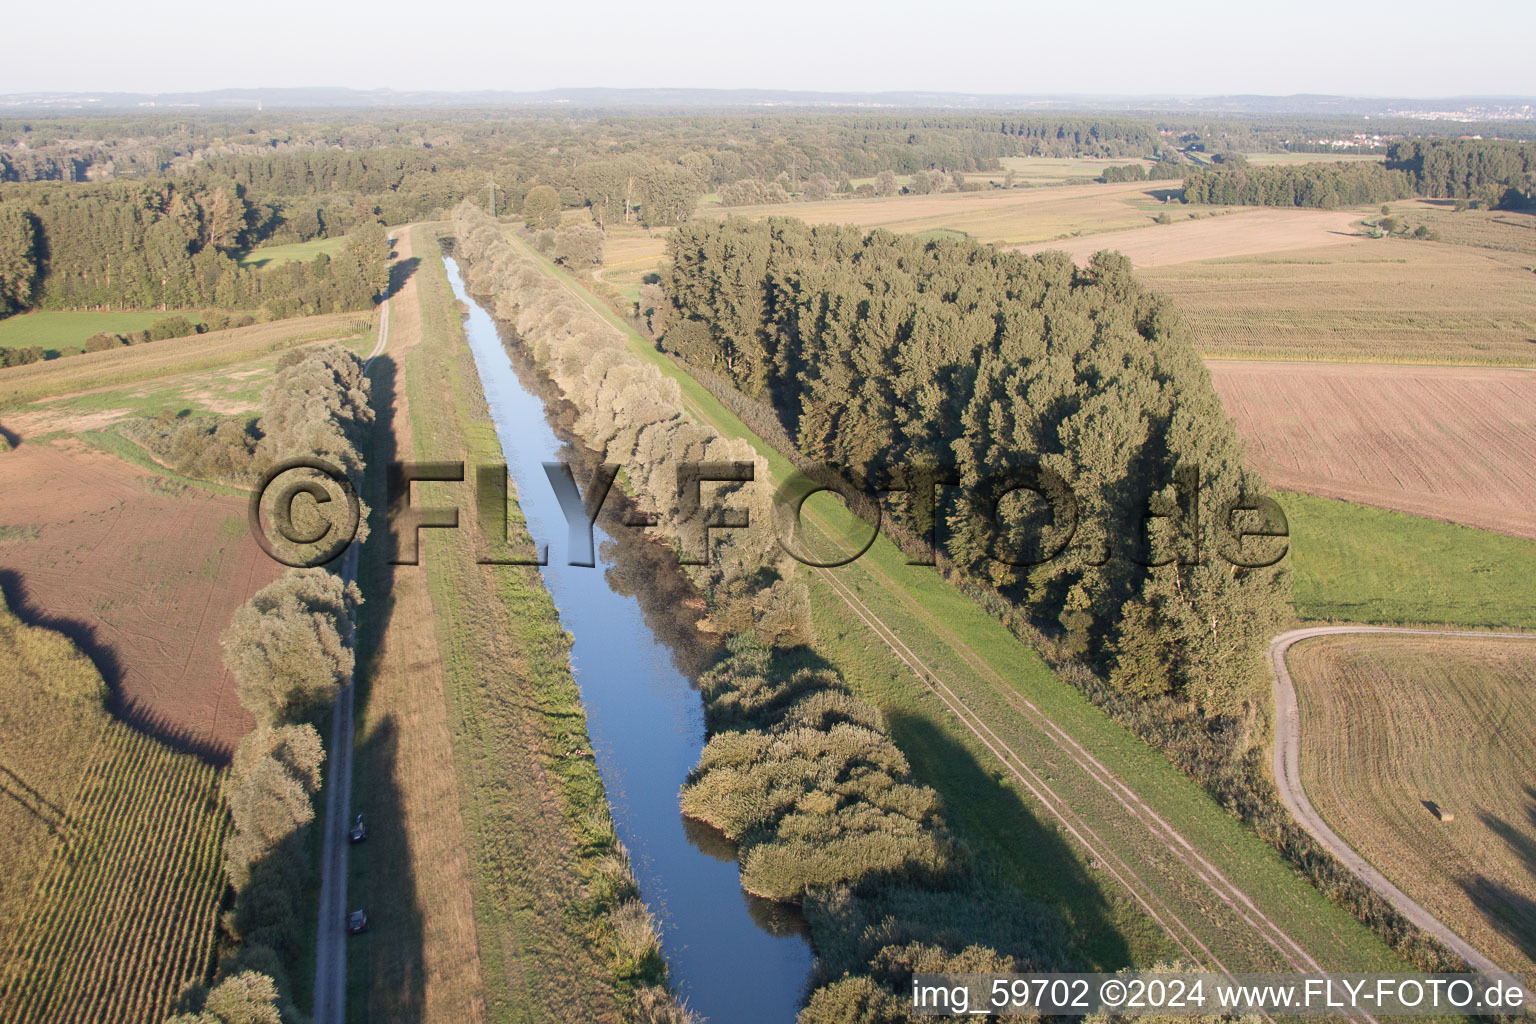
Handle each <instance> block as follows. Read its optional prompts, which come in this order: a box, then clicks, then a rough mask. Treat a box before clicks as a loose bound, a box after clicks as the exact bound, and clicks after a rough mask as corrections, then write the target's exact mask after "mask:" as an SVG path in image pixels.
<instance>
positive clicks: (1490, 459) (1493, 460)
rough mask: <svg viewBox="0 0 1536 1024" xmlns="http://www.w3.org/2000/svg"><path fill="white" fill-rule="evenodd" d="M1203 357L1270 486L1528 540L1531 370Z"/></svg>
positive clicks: (1535, 527)
mask: <svg viewBox="0 0 1536 1024" xmlns="http://www.w3.org/2000/svg"><path fill="white" fill-rule="evenodd" d="M1208 366H1209V368H1210V371H1211V377H1212V380H1213V381H1214V382H1215V385H1216V391H1217V393H1218V394H1220V395H1221V399H1222V402H1223V404H1224V405H1225V406H1226V409H1227V412H1228V413H1229V414H1230V415H1231V416H1232V417H1233V419H1234V420H1236V422H1237V427H1238V430H1239V432H1240V433H1241V434H1242V436H1243V438H1244V439H1245V440H1246V442H1247V445H1248V462H1249V464H1250V465H1251V466H1253V468H1254V469H1256V470H1258V471H1259V472H1260V473H1262V474H1263V475H1264V476H1265V477H1266V478H1267V479H1268V480H1269V482H1270V483H1271V484H1272V485H1273V486H1276V487H1279V488H1282V489H1285V490H1294V491H1302V492H1304V493H1307V494H1318V495H1322V496H1323V497H1329V498H1344V499H1347V500H1350V501H1357V502H1361V503H1363V504H1367V505H1375V506H1378V507H1380V508H1389V509H1394V510H1396V511H1399V512H1409V513H1412V514H1414V515H1420V516H1428V517H1430V518H1434V519H1443V520H1448V521H1451V522H1458V523H1464V524H1466V525H1468V526H1477V527H1482V528H1485V529H1490V530H1498V531H1500V532H1502V533H1508V534H1512V535H1514V536H1517V537H1527V538H1531V539H1536V458H1532V455H1531V453H1532V452H1533V451H1536V371H1531V370H1515V369H1491V368H1478V367H1439V366H1393V365H1369V364H1339V363H1280V362H1267V361H1254V362H1226V361H1220V360H1216V361H1212V362H1210V363H1209V364H1208Z"/></svg>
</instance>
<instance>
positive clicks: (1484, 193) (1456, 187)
mask: <svg viewBox="0 0 1536 1024" xmlns="http://www.w3.org/2000/svg"><path fill="white" fill-rule="evenodd" d="M1414 195H1419V196H1429V197H1433V198H1439V199H1468V200H1477V201H1479V202H1481V203H1482V205H1483V207H1484V208H1486V209H1494V208H1496V207H1504V208H1507V209H1513V208H1519V207H1526V206H1531V205H1533V204H1536V145H1532V144H1530V143H1523V142H1503V141H1498V140H1484V139H1409V140H1405V141H1401V142H1394V143H1392V144H1391V145H1390V146H1389V147H1387V158H1386V162H1385V163H1384V164H1374V163H1337V162H1332V163H1315V164H1298V165H1293V166H1275V167H1254V166H1250V165H1249V164H1248V163H1247V162H1246V161H1242V162H1240V163H1238V164H1236V165H1234V166H1225V165H1224V166H1222V167H1211V168H1201V169H1200V170H1195V171H1190V172H1189V173H1187V174H1186V175H1185V176H1184V199H1185V201H1186V202H1191V203H1212V204H1221V205H1228V204H1241V205H1245V206H1310V207H1319V208H1322V209H1327V210H1331V209H1334V208H1335V207H1340V206H1359V205H1365V204H1375V203H1384V202H1387V201H1389V200H1393V199H1407V198H1408V197H1410V196H1414Z"/></svg>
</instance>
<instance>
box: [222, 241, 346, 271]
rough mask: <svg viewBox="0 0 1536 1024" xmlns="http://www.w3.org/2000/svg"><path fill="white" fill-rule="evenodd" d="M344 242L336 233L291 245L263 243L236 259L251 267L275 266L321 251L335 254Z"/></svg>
mask: <svg viewBox="0 0 1536 1024" xmlns="http://www.w3.org/2000/svg"><path fill="white" fill-rule="evenodd" d="M346 242H347V240H346V238H345V237H343V236H339V235H338V236H337V237H335V238H316V239H314V240H313V241H309V242H294V243H292V244H291V245H263V246H260V247H258V248H255V249H249V250H247V251H245V252H243V253H241V254H240V255H239V256H238V257H237V260H238V262H239V263H240V265H241V266H242V267H253V268H255V269H257V270H260V269H262V268H263V267H275V266H277V265H279V264H282V263H294V262H304V263H307V262H309V261H310V260H312V259H314V258H315V257H316V256H318V255H320V254H321V253H325V255H327V256H335V255H336V254H337V253H339V252H341V249H342V246H344V245H346Z"/></svg>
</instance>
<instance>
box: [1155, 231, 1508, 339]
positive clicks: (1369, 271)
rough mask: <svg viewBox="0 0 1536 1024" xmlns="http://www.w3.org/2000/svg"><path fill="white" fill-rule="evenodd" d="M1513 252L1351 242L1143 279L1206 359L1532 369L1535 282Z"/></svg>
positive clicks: (1166, 270) (1186, 267)
mask: <svg viewBox="0 0 1536 1024" xmlns="http://www.w3.org/2000/svg"><path fill="white" fill-rule="evenodd" d="M1530 262H1531V260H1530V257H1529V256H1524V255H1522V254H1520V253H1509V252H1498V251H1493V250H1488V249H1478V248H1472V247H1469V246H1462V245H1446V244H1444V243H1439V242H1424V241H1408V240H1403V239H1368V238H1361V239H1358V240H1355V241H1352V242H1351V243H1350V244H1347V245H1335V246H1328V247H1326V248H1321V249H1309V250H1301V251H1297V252H1293V253H1288V254H1286V255H1283V256H1252V257H1248V258H1241V259H1232V260H1226V261H1212V262H1191V263H1181V264H1178V265H1176V266H1163V267H1153V268H1151V269H1149V270H1147V271H1145V272H1144V277H1145V279H1146V280H1147V282H1148V283H1149V284H1150V285H1151V286H1152V287H1153V288H1155V289H1156V290H1158V291H1160V292H1162V293H1163V294H1164V295H1167V296H1168V297H1169V298H1170V299H1172V300H1173V302H1174V304H1175V305H1177V306H1178V307H1179V309H1180V310H1181V311H1183V313H1184V314H1185V317H1186V318H1187V319H1188V321H1189V324H1190V327H1191V329H1192V330H1193V332H1194V336H1195V343H1196V345H1197V346H1198V347H1199V348H1200V350H1201V351H1202V352H1203V353H1205V354H1206V355H1207V356H1212V357H1220V358H1230V359H1254V358H1258V359H1297V360H1311V359H1323V360H1338V361H1350V362H1398V363H1463V364H1473V365H1495V366H1533V365H1536V276H1532V273H1531V271H1530V270H1529V269H1527V267H1528V265H1529V264H1530Z"/></svg>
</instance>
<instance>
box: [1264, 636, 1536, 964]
mask: <svg viewBox="0 0 1536 1024" xmlns="http://www.w3.org/2000/svg"><path fill="white" fill-rule="evenodd" d="M1382 634H1385V635H1389V636H1454V637H1475V638H1478V639H1493V640H1536V633H1489V632H1477V631H1471V630H1448V629H1410V628H1407V627H1397V626H1304V627H1302V628H1300V629H1293V630H1290V631H1289V632H1286V633H1282V634H1280V635H1279V636H1277V637H1275V638H1274V640H1272V641H1270V645H1269V662H1270V667H1271V668H1272V669H1273V670H1274V675H1275V684H1274V685H1275V748H1274V755H1273V756H1274V761H1273V764H1274V772H1275V787H1276V788H1277V789H1278V790H1279V791H1280V799H1281V801H1282V802H1283V803H1284V804H1285V807H1286V809H1287V810H1288V811H1290V812H1291V816H1292V817H1294V818H1295V819H1296V820H1297V821H1298V822H1300V823H1301V826H1302V828H1304V829H1306V830H1307V832H1309V833H1310V834H1311V835H1312V838H1314V839H1316V840H1317V841H1318V842H1319V843H1321V844H1322V845H1323V847H1324V848H1326V849H1327V850H1328V852H1329V853H1331V854H1333V855H1334V856H1335V857H1337V858H1338V859H1339V861H1340V862H1341V863H1342V864H1343V865H1344V866H1345V867H1347V868H1349V870H1350V871H1351V872H1352V873H1353V874H1354V875H1355V877H1357V878H1359V879H1360V881H1361V882H1363V883H1365V885H1366V886H1368V887H1369V888H1370V889H1371V890H1372V891H1374V892H1376V893H1378V894H1379V895H1380V896H1381V897H1382V898H1383V899H1385V900H1386V901H1387V902H1389V903H1391V904H1392V905H1393V906H1394V907H1396V908H1397V911H1398V912H1399V913H1400V914H1402V915H1403V916H1404V917H1406V918H1407V919H1408V920H1409V921H1411V922H1413V924H1414V925H1415V926H1417V927H1418V928H1420V929H1422V930H1423V931H1425V932H1427V933H1428V934H1430V935H1432V936H1434V937H1435V938H1436V939H1438V940H1439V941H1440V942H1442V943H1444V944H1445V945H1446V946H1447V947H1448V948H1449V949H1450V950H1451V951H1452V952H1454V953H1455V954H1456V955H1457V956H1459V957H1461V958H1462V959H1463V960H1465V961H1466V962H1467V965H1468V966H1469V967H1472V968H1473V969H1475V970H1479V971H1488V972H1491V971H1498V970H1500V968H1499V966H1498V965H1497V964H1495V963H1494V962H1493V961H1492V960H1491V959H1489V957H1488V956H1486V955H1485V954H1483V953H1482V952H1480V951H1479V950H1478V949H1477V948H1476V947H1475V946H1473V945H1472V944H1471V943H1470V942H1468V941H1467V940H1466V939H1464V938H1462V937H1461V936H1460V935H1459V934H1457V932H1456V931H1455V930H1454V929H1452V928H1451V927H1450V926H1449V925H1447V924H1446V923H1445V922H1443V921H1441V920H1440V919H1439V918H1437V917H1435V916H1434V915H1433V914H1431V913H1430V912H1429V911H1428V910H1426V909H1425V908H1424V907H1423V906H1422V905H1421V904H1419V903H1418V902H1417V901H1416V900H1414V899H1413V898H1412V897H1411V896H1409V895H1408V894H1407V893H1405V892H1403V891H1402V890H1401V889H1399V888H1398V887H1397V886H1395V885H1393V884H1392V882H1391V881H1389V880H1388V879H1387V877H1386V876H1385V875H1383V874H1382V873H1381V872H1380V871H1378V870H1377V869H1376V868H1375V866H1374V865H1372V864H1371V862H1370V861H1368V860H1366V859H1365V857H1364V856H1363V855H1362V854H1361V853H1360V852H1359V851H1357V850H1356V849H1355V848H1354V847H1352V846H1350V845H1349V844H1348V843H1346V842H1345V841H1344V840H1343V839H1342V838H1341V837H1340V836H1339V834H1338V833H1337V832H1335V831H1334V830H1333V829H1331V828H1329V827H1328V823H1327V822H1326V821H1324V820H1323V816H1322V815H1321V814H1319V813H1318V811H1317V808H1316V807H1313V806H1312V801H1311V800H1309V799H1308V798H1307V793H1306V790H1305V788H1304V787H1303V786H1302V784H1301V706H1300V704H1299V703H1298V701H1297V699H1296V683H1295V680H1293V679H1292V678H1291V670H1290V666H1289V665H1288V664H1287V663H1286V654H1287V653H1288V652H1289V651H1290V649H1291V648H1292V647H1294V646H1295V645H1296V644H1298V643H1300V642H1301V641H1303V640H1310V639H1312V638H1313V637H1320V636H1351V635H1353V636H1362V635H1364V636H1376V635H1382Z"/></svg>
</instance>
